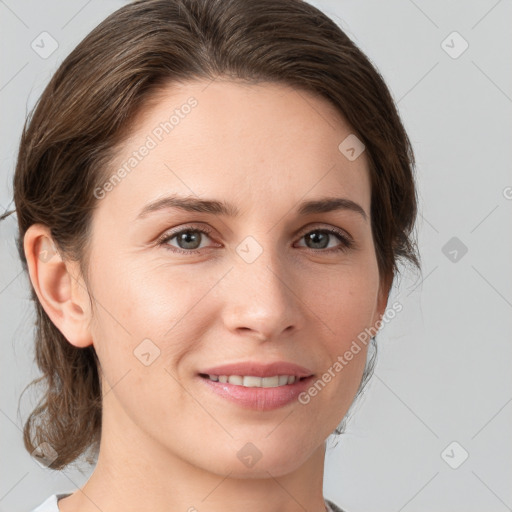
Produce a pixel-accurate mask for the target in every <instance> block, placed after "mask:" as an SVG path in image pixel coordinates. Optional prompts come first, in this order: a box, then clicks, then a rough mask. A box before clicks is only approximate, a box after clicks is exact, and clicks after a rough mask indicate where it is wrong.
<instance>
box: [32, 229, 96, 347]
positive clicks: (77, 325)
mask: <svg viewBox="0 0 512 512" xmlns="http://www.w3.org/2000/svg"><path fill="white" fill-rule="evenodd" d="M23 248H24V251H25V257H26V258H27V266H28V270H29V275H30V280H31V282H32V286H33V287H34V290H35V292H36V294H37V297H38V298H39V301H40V302H41V305H42V306H43V308H44V310H45V311H46V313H47V315H48V316H49V317H50V319H51V321H52V322H53V323H54V324H55V326H56V327H57V328H58V329H59V331H60V332H61V333H62V334H63V335H64V337H65V338H66V339H67V340H68V341H69V342H70V343H71V344H72V345H74V346H75V347H79V348H83V347H86V346H88V345H92V337H91V333H90V329H89V320H90V314H91V311H90V303H89V295H88V292H87V287H86V285H85V282H84V281H83V278H82V276H81V275H80V271H79V266H78V262H69V261H66V262H65V261H63V260H62V258H61V256H60V254H59V252H58V251H57V249H56V247H55V245H54V243H53V240H52V237H51V233H50V230H49V228H48V227H47V226H45V225H44V224H32V225H31V226H30V227H29V228H28V229H27V231H26V233H25V237H24V239H23Z"/></svg>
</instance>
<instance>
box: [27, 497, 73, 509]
mask: <svg viewBox="0 0 512 512" xmlns="http://www.w3.org/2000/svg"><path fill="white" fill-rule="evenodd" d="M70 494H71V493H70V492H62V493H57V494H52V495H51V496H48V498H46V499H45V500H44V501H43V503H41V504H40V505H38V506H37V507H36V508H33V509H32V510H31V511H30V512H59V507H58V505H57V501H58V500H60V498H65V497H66V496H69V495H70Z"/></svg>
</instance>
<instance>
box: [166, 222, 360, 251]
mask: <svg viewBox="0 0 512 512" xmlns="http://www.w3.org/2000/svg"><path fill="white" fill-rule="evenodd" d="M187 232H191V233H203V234H205V235H210V234H211V233H212V230H211V229H209V228H196V227H192V226H189V227H186V228H185V229H180V230H179V231H175V232H171V233H164V234H163V235H162V236H161V237H159V238H158V240H157V244H158V245H159V246H163V247H164V248H165V249H167V250H169V251H172V252H174V253H180V254H188V255H191V254H200V253H201V251H202V249H191V250H185V249H180V248H178V247H172V246H170V245H168V244H167V242H169V241H170V240H172V239H173V238H174V237H176V236H177V235H181V234H182V233H187ZM314 232H321V233H328V234H330V235H334V236H335V237H336V238H338V240H339V241H340V242H341V245H339V246H337V247H331V248H330V249H311V248H310V247H305V249H306V250H308V251H312V252H313V253H322V252H323V253H337V252H341V251H348V250H349V249H351V248H352V247H353V246H354V241H353V240H352V239H351V238H350V237H347V236H346V235H344V234H343V233H342V232H341V231H338V230H337V229H333V228H327V229H321V228H317V229H312V230H310V231H307V232H306V233H304V234H303V235H301V237H300V238H303V237H304V236H306V235H309V234H310V233H314Z"/></svg>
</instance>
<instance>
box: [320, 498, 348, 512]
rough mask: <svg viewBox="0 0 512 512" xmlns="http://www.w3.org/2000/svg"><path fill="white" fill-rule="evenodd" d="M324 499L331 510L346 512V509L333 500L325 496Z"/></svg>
mask: <svg viewBox="0 0 512 512" xmlns="http://www.w3.org/2000/svg"><path fill="white" fill-rule="evenodd" d="M324 501H325V502H326V503H327V505H328V507H329V508H330V510H329V512H346V511H345V510H343V509H341V508H340V507H338V505H336V503H334V502H332V501H331V500H328V499H327V498H324Z"/></svg>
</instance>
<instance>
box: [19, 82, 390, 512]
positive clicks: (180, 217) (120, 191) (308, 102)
mask: <svg viewBox="0 0 512 512" xmlns="http://www.w3.org/2000/svg"><path fill="white" fill-rule="evenodd" d="M191 96H193V97H194V98H195V99H196V100H197V106H195V107H194V108H193V109H191V111H190V113H189V114H188V115H186V116H184V117H183V119H180V122H179V123H178V124H177V125H176V126H175V127H174V129H173V130H172V131H170V133H168V134H164V137H163V138H162V141H161V142H159V143H158V144H157V146H156V147H154V148H153V149H151V151H150V152H149V154H148V155H147V156H145V157H144V158H143V159H142V160H141V161H140V162H139V163H138V164H137V166H136V167H135V168H134V169H133V170H132V171H131V173H130V174H128V175H127V176H126V177H125V178H124V179H123V180H122V181H121V183H119V184H117V185H116V186H115V187H114V188H113V189H112V190H111V191H109V192H108V193H106V195H105V197H104V198H103V199H101V200H100V201H99V205H98V208H97V210H95V212H94V217H93V230H92V233H93V238H92V242H91V251H92V252H91V262H92V264H91V268H90V281H89V282H88V288H87V285H86V283H85V281H84V280H83V278H82V276H80V275H79V273H78V265H77V263H76V262H70V261H63V260H62V259H61V258H60V256H59V255H58V254H56V255H55V256H54V257H52V258H51V259H50V260H48V261H42V260H41V259H39V258H38V257H37V255H38V252H39V251H40V250H41V249H42V248H43V247H44V244H48V243H49V239H48V238H46V237H48V236H49V232H48V230H47V228H46V227H44V226H42V225H33V226H31V228H30V229H29V230H28V231H27V234H26V236H25V252H26V254H27V259H28V263H29V271H30V278H31V281H32V283H33V284H34V287H35V289H36V292H37V294H38V297H39V299H40V300H41V302H42V304H43V307H44V308H45V310H46V311H47V313H48V315H49V316H50V318H51V319H52V321H53V322H54V323H55V325H56V326H57V327H58V328H59V330H60V331H61V332H62V333H63V334H64V335H65V336H66V338H67V339H68V340H69V342H70V343H72V344H73V345H75V346H77V347H85V346H88V345H90V344H94V347H95V350H96V352H97V353H98V357H99V359H100V362H101V368H100V374H101V381H102V393H103V397H104V398H103V425H102V441H101V447H100V455H99V459H98V464H97V466H96V469H95V471H94V473H93V475H92V476H91V478H90V479H89V481H88V482H87V483H86V484H85V485H84V486H83V487H82V489H81V490H77V491H76V492H74V493H73V494H72V495H71V496H69V497H67V498H64V499H62V500H60V501H59V507H60V510H61V511H63V512H68V511H69V512H70V511H74V512H76V511H93V510H94V511H95V512H97V511H98V509H101V511H103V512H108V511H120V510H123V511H127V510H152V511H153V512H163V511H166V512H168V511H170V510H173V511H178V510H181V511H187V510H190V511H192V510H194V509H195V510H197V511H201V510H208V511H214V512H220V511H222V512H226V511H235V510H237V511H239V510H240V509H243V510H245V511H246V512H256V511H261V510H262V503H264V504H265V506H264V508H265V510H267V511H269V512H283V511H284V512H291V511H299V510H300V511H303V510H308V511H312V512H320V511H323V510H324V509H325V508H324V501H323V492H322V486H323V467H324V456H325V441H326V439H327V437H328V436H329V435H330V434H331V433H332V431H333V430H334V429H335V428H336V426H337V425H338V424H339V422H340V421H341V420H342V418H343V416H344V415H345V413H346V412H347V410H348V408H349V406H350V404H351V403H352V401H353V398H354V396H355V393H356V391H357V389H358V386H359V383H360V380H361V376H362V372H363V369H364V366H365V362H366V355H367V354H366V353H367V348H366V347H365V346H364V345H363V347H362V350H361V351H360V352H359V353H358V354H356V355H354V358H353V359H352V360H351V361H350V362H349V363H348V364H347V365H346V366H345V367H344V368H343V370H342V371H340V372H339V373H336V376H335V377H334V378H333V379H332V380H331V382H329V383H328V384H327V385H326V386H325V388H324V389H322V390H321V391H320V392H319V393H318V394H317V396H315V397H314V398H312V399H311V401H310V402H309V404H307V405H302V404H300V403H298V402H297V401H294V402H293V403H291V404H288V405H286V406H284V407H282V408H279V409H276V410H273V411H255V410H248V409H243V408H241V407H239V406H238V405H236V404H233V403H231V402H228V401H226V400H225V399H223V398H221V397H219V396H217V395H216V394H213V393H212V392H211V391H209V390H208V389H207V388H206V386H205V385H204V382H202V381H201V380H200V377H198V375H197V373H198V372H199V371H200V370H201V369H204V368H208V367H211V366H215V365H219V364H225V363H228V362H240V361H248V360H256V361H259V362H264V363H266V362H269V361H277V360H285V361H290V362H294V363H297V364H299V365H302V366H305V367H306V368H309V369H310V370H311V371H312V372H313V373H315V374H316V376H320V375H321V374H322V373H323V372H325V371H327V369H328V368H329V367H331V366H332V365H333V363H334V362H335V361H336V359H337V357H338V356H342V355H343V354H344V353H345V351H346V350H347V349H348V348H349V347H350V345H351V343H352V341H353V340H355V339H356V338H357V335H358V334H359V333H360V332H362V331H364V329H365V328H370V327H372V326H374V325H375V323H376V322H377V321H378V320H379V319H380V318H381V316H382V315H383V314H384V311H385V307H386V304H387V297H388V292H389V290H388V289H387V288H386V289H384V287H381V286H380V285H381V282H380V279H379V272H378V267H377V260H376V255H375V247H374V243H373V238H372V232H371V224H370V198H371V189H370V181H369V173H368V167H367V165H368V162H367V159H366V155H365V153H364V152H363V153H362V154H361V156H360V157H359V158H357V159H355V160H354V161H349V160H348V159H347V158H346V157H345V156H344V155H343V154H342V153H341V152H340V151H339V149H338V145H339V144H340V142H341V141H343V140H344V139H345V138H346V137H347V136H348V135H349V134H350V133H352V132H351V129H350V127H349V126H348V125H347V124H346V122H345V121H344V120H343V118H342V117H341V116H340V115H339V113H338V112H337V111H336V110H335V109H334V107H333V106H331V105H330V104H329V103H328V102H327V101H325V100H324V99H321V98H318V97H315V96H313V95H311V94H310V93H307V92H304V91H297V90H294V89H292V88H290V87H288V86H286V85H282V84H269V83H264V84H258V85H254V84H252V85H246V84H240V83H235V82H231V81H221V80H220V79H218V80H215V81H213V82H206V81H205V82H203V81H197V82H189V83H186V84H181V85H179V86H178V85H176V84H175V85H172V86H171V87H169V88H168V89H166V90H165V91H163V92H162V93H161V95H160V98H159V101H158V102H157V104H156V105H153V106H152V107H151V108H149V109H146V110H145V111H143V115H141V116H139V117H138V118H137V120H136V124H135V126H134V128H133V130H132V132H131V136H130V138H129V139H128V140H126V141H125V143H124V144H123V146H122V147H121V149H120V151H119V153H118V155H117V157H116V161H115V162H114V163H113V165H112V170H113V171H115V170H116V169H117V168H118V167H119V166H121V165H122V164H123V163H124V162H125V161H126V160H127V159H128V158H129V157H130V155H131V154H132V153H133V151H135V150H137V149H138V148H140V146H141V145H143V144H144V142H145V141H146V140H147V136H148V135H150V134H152V131H153V130H154V128H155V127H156V126H158V125H159V123H161V122H163V121H165V120H168V118H169V115H170V113H171V112H172V111H173V110H174V109H176V108H179V107H180V106H181V105H183V104H185V103H186V102H187V99H188V98H190V97H191ZM153 138H154V137H153ZM170 193H175V194H179V195H184V196H196V197H200V198H202V199H205V198H208V199H219V200H225V201H229V202H233V203H234V204H235V205H236V206H237V207H238V208H239V209H240V211H241V215H240V217H239V218H229V217H221V216H216V215H213V214H208V213H198V212H183V211H179V210H170V209H168V210H162V211H159V212H155V213H153V214H151V215H148V216H147V217H146V218H145V219H143V220H139V221H135V220H134V219H135V218H136V216H137V215H138V213H139V212H140V210H141V209H142V208H143V207H144V205H146V203H148V202H149V201H152V200H155V199H157V198H160V197H163V196H164V195H168V194H170ZM324 196H336V197H345V198H348V199H351V200H353V201H355V202H356V203H358V204H359V205H360V206H361V207H362V208H363V209H364V211H365V212H366V214H367V217H368V219H367V220H365V219H364V218H363V217H362V216H361V215H359V214H358V213H356V212H354V211H350V210H343V211H335V212H327V213H319V214H313V215H310V216H307V217H299V216H298V215H297V214H296V213H295V210H296V208H297V206H298V204H299V203H300V202H301V201H304V200H310V199H316V198H320V197H324ZM190 224H193V225H192V226H190ZM205 227H206V228H210V229H211V233H210V234H209V235H201V234H198V235H197V236H198V237H199V239H197V243H196V245H195V246H194V248H197V247H199V251H200V253H199V254H188V255H187V254H178V253H173V252H172V250H170V249H169V248H175V249H176V248H182V249H183V250H189V251H190V250H191V249H187V247H192V244H190V242H189V244H190V245H188V246H187V245H185V244H183V243H181V244H180V241H179V239H178V238H177V237H175V238H174V239H172V240H169V241H167V242H165V243H163V244H161V245H158V244H157V243H156V239H157V238H158V237H159V235H162V234H164V233H166V232H169V231H170V230H171V228H180V229H183V228H188V229H194V228H205ZM329 228H339V229H340V230H343V231H344V232H346V233H348V234H349V235H350V236H351V237H352V238H353V240H354V242H355V245H354V246H353V248H350V249H347V250H345V251H339V252H333V251H330V252H329V249H330V248H334V247H337V246H339V245H340V244H342V242H340V241H339V240H338V239H337V238H336V236H334V235H331V236H330V238H329V242H328V247H327V248H323V246H320V245H317V246H315V245H314V244H312V243H311V242H310V243H308V240H307V238H308V237H305V236H304V235H306V234H308V233H310V232H311V231H315V230H318V229H329ZM248 236H251V237H253V238H254V239H255V240H256V241H257V242H258V244H259V246H260V247H261V249H262V253H261V254H260V256H259V257H258V258H257V259H256V260H255V261H253V262H252V263H247V261H245V260H244V259H243V258H242V257H240V255H239V254H238V253H237V251H236V248H237V246H239V244H240V243H241V242H243V241H244V240H245V239H246V237H248ZM316 247H321V248H319V249H318V248H316ZM88 293H89V294H90V296H91V298H92V300H93V302H94V308H93V309H91V308H90V305H89V298H88V295H87V294H88ZM144 339H150V340H151V341H152V343H154V344H155V345H156V346H157V347H158V349H159V350H160V354H159V356H158V357H157V358H156V359H155V360H154V361H153V362H152V363H151V364H150V365H148V366H146V365H144V364H142V363H141V361H140V360H139V359H138V358H137V357H135V355H134V350H135V349H136V348H137V346H138V345H139V344H140V343H141V342H142V340H144ZM248 442H250V443H252V444H254V445H255V446H256V447H257V449H258V450H259V452H260V453H261V458H260V460H259V461H258V462H257V463H256V464H255V465H253V466H252V467H247V466H246V465H245V464H243V463H242V462H241V461H240V459H239V458H238V457H237V452H238V451H239V450H240V449H241V448H242V447H244V445H246V443H248ZM191 507H194V508H191Z"/></svg>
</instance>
